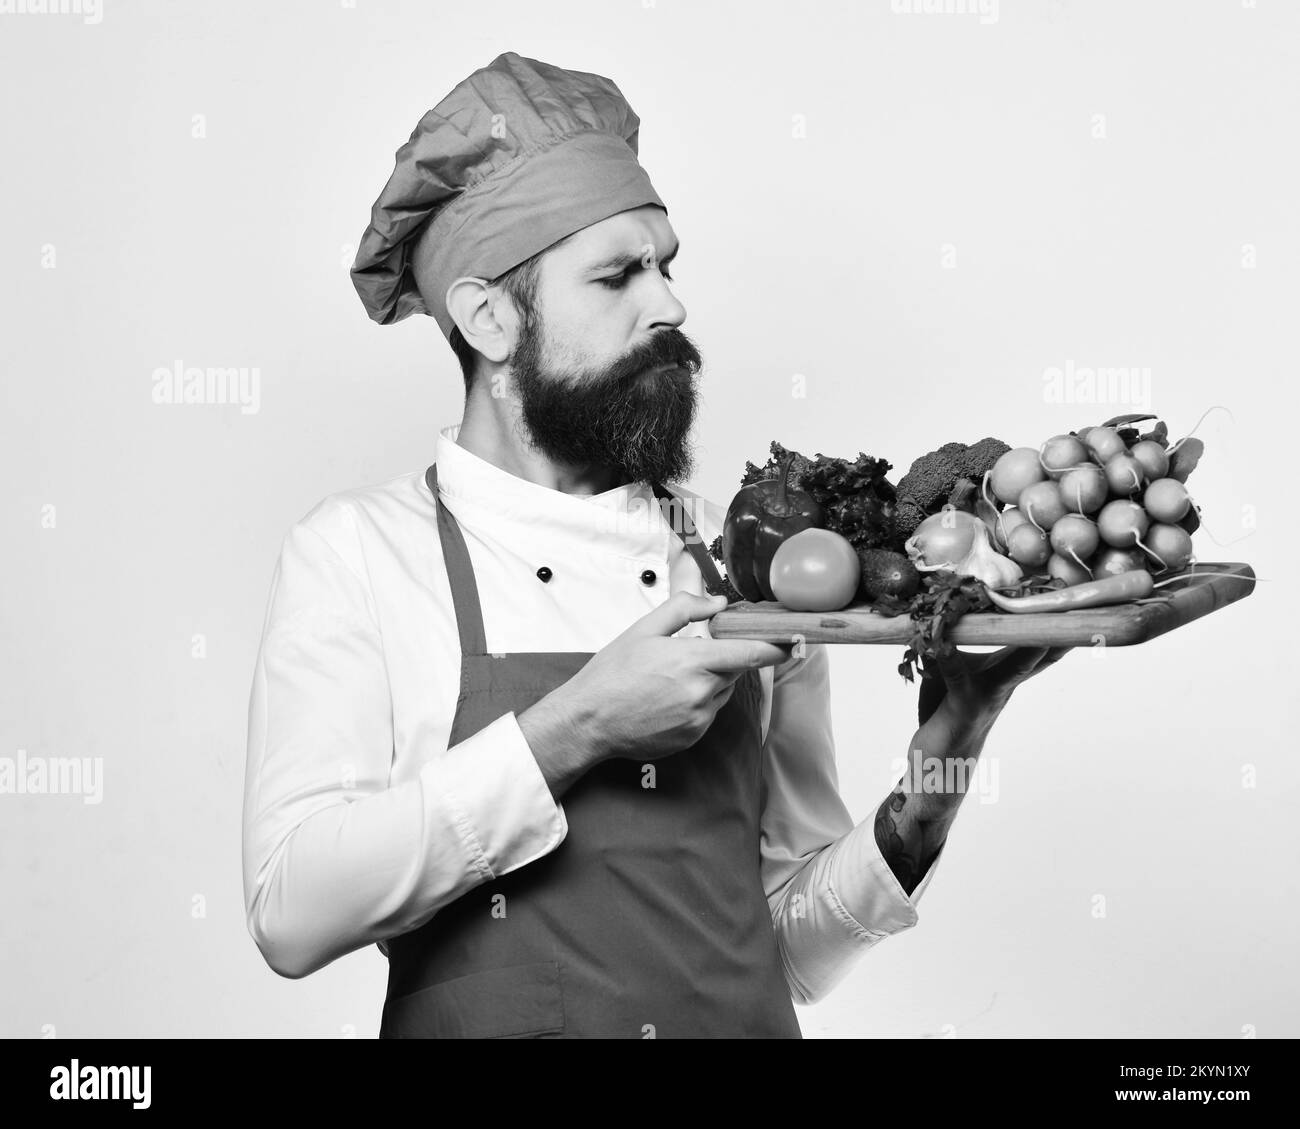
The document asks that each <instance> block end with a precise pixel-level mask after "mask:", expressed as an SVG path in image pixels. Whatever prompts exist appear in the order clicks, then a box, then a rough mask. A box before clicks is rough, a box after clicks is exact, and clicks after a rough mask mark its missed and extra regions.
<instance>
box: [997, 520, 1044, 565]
mask: <svg viewBox="0 0 1300 1129" xmlns="http://www.w3.org/2000/svg"><path fill="white" fill-rule="evenodd" d="M1051 555H1052V547H1051V545H1050V544H1048V541H1047V534H1046V533H1044V532H1043V531H1042V530H1041V529H1039V528H1037V527H1036V526H1034V525H1031V524H1030V523H1029V522H1028V521H1026V522H1023V523H1022V524H1020V525H1018V526H1016V528H1015V529H1013V530H1012V531H1011V533H1010V534H1009V535H1008V536H1007V556H1009V557H1010V558H1011V559H1012V560H1013V561H1015V562H1016V564H1018V565H1020V566H1021V567H1022V568H1041V567H1042V566H1043V565H1045V564H1046V563H1047V558H1048V557H1050V556H1051Z"/></svg>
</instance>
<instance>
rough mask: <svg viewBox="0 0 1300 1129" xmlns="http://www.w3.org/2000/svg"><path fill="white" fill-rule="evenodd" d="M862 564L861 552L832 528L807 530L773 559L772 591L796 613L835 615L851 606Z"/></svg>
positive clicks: (788, 540)
mask: <svg viewBox="0 0 1300 1129" xmlns="http://www.w3.org/2000/svg"><path fill="white" fill-rule="evenodd" d="M861 576H862V565H861V563H860V562H859V561H858V554H857V550H855V549H854V548H853V546H852V545H850V544H849V543H848V541H846V540H845V539H844V538H843V537H841V536H840V535H839V534H838V533H832V532H831V531H830V530H829V529H805V530H804V531H803V532H802V533H796V534H795V535H794V536H793V537H787V538H786V539H785V540H784V541H782V542H781V544H780V546H779V547H778V548H777V550H776V552H775V553H774V554H773V556H772V570H771V582H772V592H773V594H774V595H775V596H776V598H777V602H778V603H780V605H781V606H782V607H783V608H788V609H789V610H790V611H794V612H834V611H839V609H840V608H842V607H844V606H845V605H846V604H848V603H851V602H852V600H853V597H854V596H855V595H856V594H857V591H858V581H859V580H860V579H861Z"/></svg>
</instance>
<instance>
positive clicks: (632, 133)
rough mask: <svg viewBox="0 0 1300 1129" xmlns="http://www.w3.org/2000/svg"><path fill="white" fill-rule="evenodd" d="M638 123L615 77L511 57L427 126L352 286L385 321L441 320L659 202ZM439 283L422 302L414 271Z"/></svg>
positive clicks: (378, 211)
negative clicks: (575, 242)
mask: <svg viewBox="0 0 1300 1129" xmlns="http://www.w3.org/2000/svg"><path fill="white" fill-rule="evenodd" d="M640 124H641V119H640V118H638V117H637V115H636V114H635V113H634V112H633V110H632V107H631V106H629V105H628V104H627V101H626V99H624V97H623V95H622V93H621V92H620V91H619V89H618V87H617V86H615V85H614V83H613V82H612V81H610V80H609V79H607V78H604V77H602V76H601V75H597V74H587V73H586V72H584V71H567V70H561V69H560V68H559V67H553V66H551V65H549V64H548V63H543V62H539V61H538V60H536V59H526V58H523V57H522V56H520V55H517V54H516V53H515V52H513V51H507V52H506V53H505V54H503V55H498V56H497V57H496V58H495V59H493V60H492V62H491V63H489V64H488V65H487V66H486V67H483V68H482V69H481V70H477V71H475V72H474V73H473V74H472V75H470V76H469V77H468V78H467V79H465V80H464V81H463V82H461V83H458V84H457V86H456V87H455V89H453V90H452V91H451V93H450V94H448V95H447V96H446V97H445V98H444V99H443V100H442V101H441V102H439V103H438V104H437V105H436V106H435V107H434V108H433V109H432V110H430V111H429V112H428V113H427V114H425V115H424V117H422V118H421V119H420V122H419V124H418V125H417V126H416V127H415V132H414V133H412V134H411V138H410V140H409V141H407V143H406V144H405V145H403V146H402V147H401V148H400V149H399V150H398V151H397V166H396V168H395V169H394V170H393V174H392V176H390V177H389V178H388V183H387V184H386V185H384V190H383V192H381V193H380V195H379V199H378V200H376V201H375V205H374V207H373V208H372V209H371V212H370V226H369V227H367V228H366V231H365V234H364V235H362V237H361V244H360V249H359V250H358V251H357V257H356V261H355V262H354V263H353V264H352V283H353V285H354V286H355V287H356V289H357V293H358V294H359V295H360V296H361V301H362V302H363V303H364V305H365V307H366V312H367V313H368V314H369V315H370V317H371V318H372V319H373V320H374V321H377V322H379V323H380V324H382V325H388V324H390V323H391V322H395V321H401V320H402V319H403V318H405V317H407V316H409V315H410V314H420V313H423V314H432V315H433V317H434V318H435V319H436V320H437V322H438V325H439V327H440V328H441V329H442V332H443V333H444V334H445V335H446V336H447V337H450V336H451V331H452V330H453V329H454V328H455V322H453V321H452V319H451V316H450V315H449V314H448V313H447V305H446V301H445V297H446V293H447V288H448V287H449V286H450V285H451V284H452V283H453V282H455V281H456V279H458V278H461V277H462V276H469V277H477V278H482V279H485V280H491V279H494V278H496V277H498V276H499V275H501V274H504V273H505V272H506V271H508V270H509V269H510V268H511V267H515V266H518V265H519V264H520V263H522V262H524V261H525V260H526V259H529V258H531V257H532V256H533V255H535V254H537V253H538V252H539V251H543V250H545V249H546V248H547V247H549V246H551V244H553V243H556V242H558V241H559V240H561V239H563V238H564V237H565V236H566V235H571V234H572V233H573V232H575V231H580V230H581V229H582V228H584V227H589V226H590V225H591V224H593V223H597V222H598V221H600V220H603V219H605V218H607V217H609V216H612V215H615V214H616V213H618V212H623V211H627V210H628V209H629V208H638V207H641V206H642V205H645V204H657V205H658V206H659V207H661V208H663V209H664V211H665V212H666V211H667V210H668V209H667V206H666V205H665V204H664V202H663V201H662V200H661V199H659V195H658V193H656V192H655V190H654V188H653V187H652V186H651V184H650V178H649V176H647V175H646V171H645V170H644V169H643V168H642V167H641V165H640V164H639V163H638V161H637V131H638V129H639V127H640ZM417 266H418V269H419V271H420V274H421V276H422V277H427V278H428V279H431V280H432V282H431V285H430V287H429V300H430V302H432V303H433V309H429V307H428V306H427V305H426V304H425V301H424V298H423V297H422V296H421V294H420V291H419V290H418V289H417V288H416V284H415V273H414V272H415V269H416V268H417Z"/></svg>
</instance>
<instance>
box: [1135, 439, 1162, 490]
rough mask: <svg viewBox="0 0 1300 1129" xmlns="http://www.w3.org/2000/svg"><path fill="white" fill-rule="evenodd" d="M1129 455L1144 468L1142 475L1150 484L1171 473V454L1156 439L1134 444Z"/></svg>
mask: <svg viewBox="0 0 1300 1129" xmlns="http://www.w3.org/2000/svg"><path fill="white" fill-rule="evenodd" d="M1128 453H1129V454H1130V455H1131V456H1132V457H1133V458H1134V459H1136V460H1137V462H1138V464H1139V465H1140V466H1141V467H1142V473H1143V475H1145V477H1146V480H1147V481H1148V482H1154V481H1155V480H1156V479H1158V478H1164V476H1165V475H1166V474H1168V473H1169V454H1168V453H1167V452H1166V451H1165V449H1164V448H1163V447H1162V446H1160V444H1159V443H1157V442H1156V441H1155V440H1154V439H1143V440H1141V441H1140V442H1137V443H1134V444H1133V446H1132V447H1130V448H1129V452H1128Z"/></svg>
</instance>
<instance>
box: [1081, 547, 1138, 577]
mask: <svg viewBox="0 0 1300 1129" xmlns="http://www.w3.org/2000/svg"><path fill="white" fill-rule="evenodd" d="M1146 567H1147V562H1146V558H1145V557H1144V556H1143V555H1142V553H1141V552H1140V551H1139V550H1138V549H1114V548H1111V549H1102V551H1101V552H1100V553H1098V554H1097V557H1096V559H1095V560H1094V561H1093V562H1092V575H1093V576H1096V577H1098V578H1100V577H1103V576H1118V575H1119V574H1120V573H1123V572H1145V571H1146Z"/></svg>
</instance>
